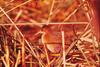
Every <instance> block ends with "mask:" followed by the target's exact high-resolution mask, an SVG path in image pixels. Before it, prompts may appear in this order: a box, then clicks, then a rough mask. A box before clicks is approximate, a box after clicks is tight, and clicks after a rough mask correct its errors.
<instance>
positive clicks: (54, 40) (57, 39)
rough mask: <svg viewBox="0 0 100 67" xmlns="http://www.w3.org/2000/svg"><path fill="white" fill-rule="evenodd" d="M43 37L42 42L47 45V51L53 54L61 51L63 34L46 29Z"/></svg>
mask: <svg viewBox="0 0 100 67" xmlns="http://www.w3.org/2000/svg"><path fill="white" fill-rule="evenodd" d="M43 31H44V33H43V35H42V42H43V43H44V44H46V47H47V49H48V50H49V51H50V52H52V53H59V52H60V51H61V34H60V32H56V31H55V30H52V29H50V27H46V28H45V29H44V30H43Z"/></svg>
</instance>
